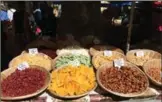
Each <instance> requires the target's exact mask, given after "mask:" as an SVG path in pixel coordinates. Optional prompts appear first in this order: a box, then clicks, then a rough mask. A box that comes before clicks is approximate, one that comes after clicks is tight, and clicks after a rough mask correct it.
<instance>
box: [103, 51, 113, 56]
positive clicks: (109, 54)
mask: <svg viewBox="0 0 162 102" xmlns="http://www.w3.org/2000/svg"><path fill="white" fill-rule="evenodd" d="M104 56H112V51H110V50H105V51H104Z"/></svg>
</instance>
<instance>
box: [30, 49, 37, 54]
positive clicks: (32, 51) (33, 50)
mask: <svg viewBox="0 0 162 102" xmlns="http://www.w3.org/2000/svg"><path fill="white" fill-rule="evenodd" d="M29 54H31V55H36V54H38V49H37V48H31V49H29Z"/></svg>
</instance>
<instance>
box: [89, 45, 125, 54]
mask: <svg viewBox="0 0 162 102" xmlns="http://www.w3.org/2000/svg"><path fill="white" fill-rule="evenodd" d="M104 50H112V51H117V52H119V53H122V54H124V52H123V51H122V50H121V49H120V48H117V47H114V46H110V45H96V46H93V47H91V48H90V54H91V56H94V55H95V54H97V53H99V52H101V51H104Z"/></svg>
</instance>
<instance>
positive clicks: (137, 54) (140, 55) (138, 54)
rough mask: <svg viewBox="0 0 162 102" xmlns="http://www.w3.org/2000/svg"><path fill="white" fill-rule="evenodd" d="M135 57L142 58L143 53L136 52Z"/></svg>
mask: <svg viewBox="0 0 162 102" xmlns="http://www.w3.org/2000/svg"><path fill="white" fill-rule="evenodd" d="M136 56H137V57H143V56H144V52H143V51H137V52H136Z"/></svg>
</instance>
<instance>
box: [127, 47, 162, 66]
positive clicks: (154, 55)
mask: <svg viewBox="0 0 162 102" xmlns="http://www.w3.org/2000/svg"><path fill="white" fill-rule="evenodd" d="M138 51H143V52H144V57H137V56H136V52H138ZM126 57H127V60H128V61H130V62H132V63H133V64H135V65H137V66H143V64H144V63H146V62H147V61H148V60H151V59H161V54H160V53H158V52H156V51H153V50H148V49H137V50H131V51H129V52H127V54H126Z"/></svg>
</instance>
